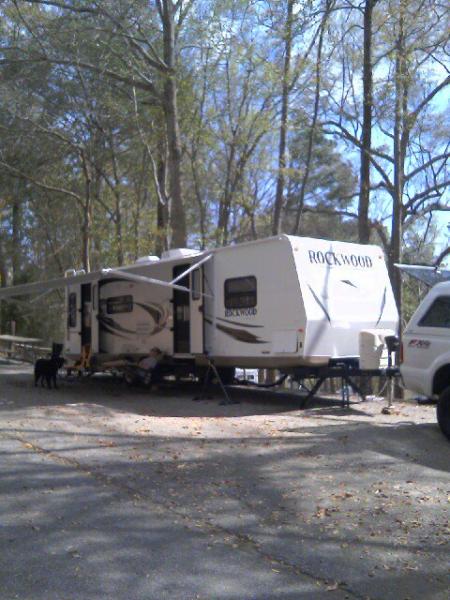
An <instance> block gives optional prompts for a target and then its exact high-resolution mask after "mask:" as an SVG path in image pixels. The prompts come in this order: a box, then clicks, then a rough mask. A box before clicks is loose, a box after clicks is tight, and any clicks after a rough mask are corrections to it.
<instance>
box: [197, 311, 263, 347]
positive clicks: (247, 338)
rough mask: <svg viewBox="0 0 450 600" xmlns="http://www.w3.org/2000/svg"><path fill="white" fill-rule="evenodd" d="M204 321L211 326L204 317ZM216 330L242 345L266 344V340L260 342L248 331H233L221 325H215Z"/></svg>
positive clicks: (208, 319)
mask: <svg viewBox="0 0 450 600" xmlns="http://www.w3.org/2000/svg"><path fill="white" fill-rule="evenodd" d="M205 321H206V322H207V323H208V324H209V325H212V324H213V322H212V320H211V319H210V318H208V317H205ZM216 328H217V329H218V330H219V331H223V333H226V334H227V335H229V336H230V337H232V338H233V339H235V340H237V341H238V342H243V343H244V344H268V342H266V340H262V339H261V338H259V337H258V336H256V335H254V334H253V333H250V331H246V330H245V329H234V328H231V327H226V326H225V325H222V324H221V323H218V324H216Z"/></svg>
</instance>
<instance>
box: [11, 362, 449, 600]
mask: <svg viewBox="0 0 450 600" xmlns="http://www.w3.org/2000/svg"><path fill="white" fill-rule="evenodd" d="M0 384H1V388H0V390H1V391H0V451H1V460H0V493H1V496H0V510H1V513H0V514H1V523H0V525H1V528H0V536H1V537H0V544H1V546H0V547H1V548H2V551H1V553H0V600H11V599H13V598H21V599H26V600H28V599H29V600H41V599H42V600H44V599H45V600H52V599H55V600H56V599H57V600H84V599H89V600H90V599H95V600H96V599H105V598H107V599H112V600H119V599H127V600H134V599H136V600H137V599H141V598H142V599H146V600H149V599H150V600H153V599H155V600H160V599H165V598H167V599H171V600H172V599H180V600H181V599H182V600H191V599H192V600H194V599H199V600H215V599H217V600H246V599H249V600H250V599H255V600H265V599H272V598H277V599H278V598H279V599H280V600H287V599H291V598H292V599H314V600H315V599H321V598H330V599H335V598H338V599H342V598H349V599H352V598H360V599H367V598H373V599H380V600H389V599H395V600H402V599H403V600H406V599H411V600H414V599H416V598H417V599H419V598H420V599H424V598H426V599H436V600H440V599H441V598H442V599H444V598H445V600H447V598H448V589H449V587H450V579H449V577H448V573H449V560H448V557H449V552H448V550H449V547H448V541H449V529H448V525H449V491H450V474H449V470H450V445H449V444H448V443H447V442H446V441H445V439H444V438H443V437H442V436H441V434H440V433H439V430H438V428H437V426H436V425H435V418H434V408H433V407H420V408H418V407H416V406H414V405H412V404H402V405H399V406H398V407H397V410H396V414H394V415H392V416H381V414H380V408H381V406H380V404H379V403H375V402H371V403H364V404H358V405H353V407H352V408H351V409H350V410H343V409H341V408H340V407H336V406H332V405H330V404H329V403H323V402H317V404H316V405H315V406H314V407H313V408H311V409H309V410H307V411H299V410H297V408H296V407H295V405H294V404H292V403H286V401H285V400H274V399H273V397H272V396H271V397H270V398H269V399H267V398H265V397H264V396H262V395H260V394H255V396H254V397H253V398H250V397H249V395H248V393H246V395H245V397H244V400H243V402H242V403H241V404H239V405H233V406H228V407H221V406H219V405H218V402H217V400H212V401H204V402H200V403H197V402H192V400H191V396H192V394H189V393H188V392H180V391H178V392H174V391H167V392H161V393H159V394H158V395H157V396H155V395H152V396H151V397H149V396H148V394H143V393H139V392H137V393H130V392H129V391H128V390H126V389H124V388H122V386H120V384H116V383H113V382H111V381H110V380H107V379H103V380H102V379H97V380H93V381H86V382H84V381H74V382H64V383H63V384H62V386H61V389H60V390H58V391H53V390H52V391H48V390H42V389H37V390H35V389H33V388H32V387H31V376H30V372H29V369H28V370H27V369H26V368H24V367H22V366H16V367H8V366H3V367H0Z"/></svg>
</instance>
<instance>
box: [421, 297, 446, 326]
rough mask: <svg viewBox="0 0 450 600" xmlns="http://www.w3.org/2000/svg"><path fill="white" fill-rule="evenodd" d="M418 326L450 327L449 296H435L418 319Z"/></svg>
mask: <svg viewBox="0 0 450 600" xmlns="http://www.w3.org/2000/svg"><path fill="white" fill-rule="evenodd" d="M419 327H446V328H447V329H450V296H441V297H440V298H436V300H435V301H434V302H433V304H432V305H431V306H430V308H429V309H428V310H427V312H426V313H425V315H424V316H423V317H422V318H421V319H420V321H419Z"/></svg>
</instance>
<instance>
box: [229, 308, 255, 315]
mask: <svg viewBox="0 0 450 600" xmlns="http://www.w3.org/2000/svg"><path fill="white" fill-rule="evenodd" d="M257 312H258V311H257V309H256V308H226V309H225V316H226V317H254V316H255V315H256V314H257Z"/></svg>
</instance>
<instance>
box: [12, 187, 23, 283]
mask: <svg viewBox="0 0 450 600" xmlns="http://www.w3.org/2000/svg"><path fill="white" fill-rule="evenodd" d="M21 187H22V183H21V182H20V181H17V185H16V186H15V188H16V193H15V194H14V197H13V199H12V248H11V267H12V285H17V284H18V283H19V282H20V267H21V264H20V263H21V259H20V258H21V257H20V255H21V249H20V246H21V235H20V232H21V227H22V206H21V202H20V194H21V189H20V188H21Z"/></svg>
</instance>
